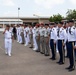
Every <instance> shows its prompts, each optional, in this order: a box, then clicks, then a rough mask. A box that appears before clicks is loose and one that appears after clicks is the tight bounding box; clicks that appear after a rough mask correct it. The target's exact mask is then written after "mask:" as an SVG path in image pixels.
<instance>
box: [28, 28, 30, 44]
mask: <svg viewBox="0 0 76 75" xmlns="http://www.w3.org/2000/svg"><path fill="white" fill-rule="evenodd" d="M27 30H28V35H27V39H28V43H29V42H30V28H29V27H27Z"/></svg>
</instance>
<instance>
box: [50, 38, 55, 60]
mask: <svg viewBox="0 0 76 75" xmlns="http://www.w3.org/2000/svg"><path fill="white" fill-rule="evenodd" d="M50 47H51V52H52V58H54V59H55V58H56V45H55V44H54V40H53V39H51V40H50Z"/></svg>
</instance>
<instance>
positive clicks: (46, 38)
mask: <svg viewBox="0 0 76 75" xmlns="http://www.w3.org/2000/svg"><path fill="white" fill-rule="evenodd" d="M48 26H49V24H45V29H44V52H45V53H44V54H45V56H50V48H49V28H48Z"/></svg>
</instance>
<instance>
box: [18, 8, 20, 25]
mask: <svg viewBox="0 0 76 75" xmlns="http://www.w3.org/2000/svg"><path fill="white" fill-rule="evenodd" d="M19 11H20V7H18V24H19V13H20V12H19Z"/></svg>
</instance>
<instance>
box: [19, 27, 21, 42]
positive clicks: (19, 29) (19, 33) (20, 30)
mask: <svg viewBox="0 0 76 75" xmlns="http://www.w3.org/2000/svg"><path fill="white" fill-rule="evenodd" d="M19 43H22V37H21V27H19Z"/></svg>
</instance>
